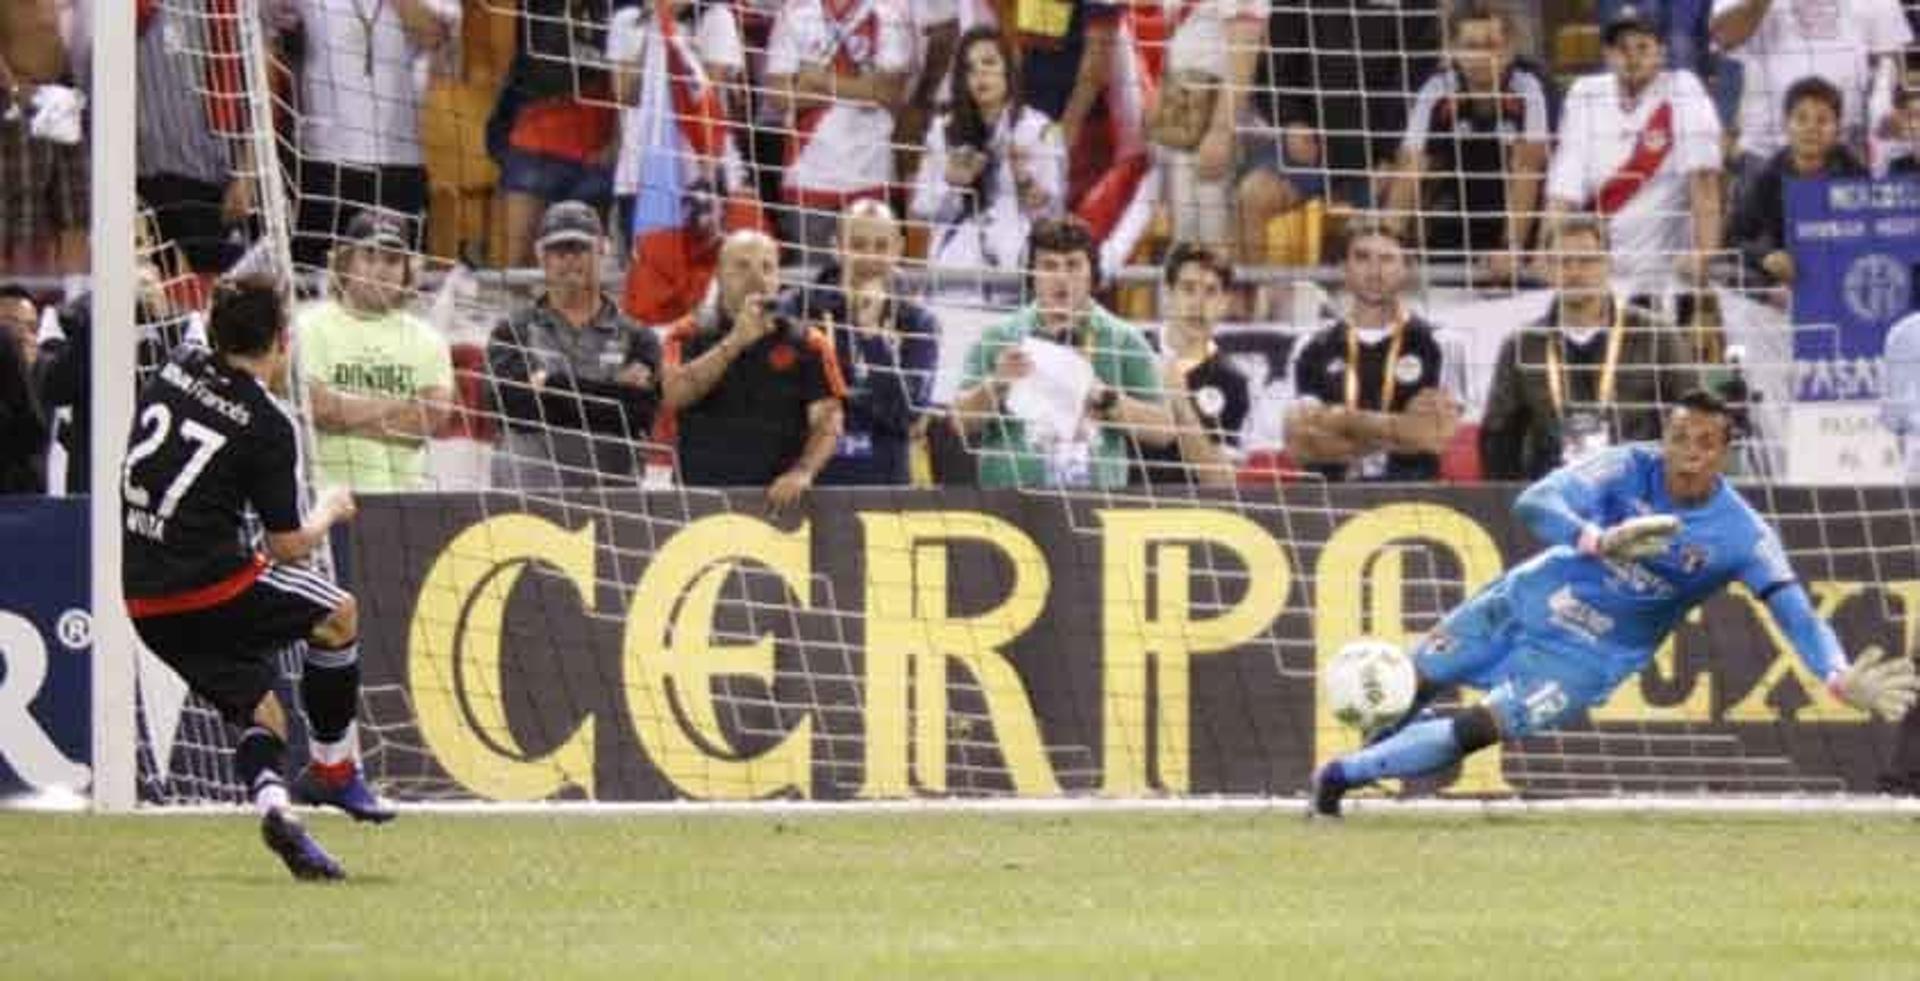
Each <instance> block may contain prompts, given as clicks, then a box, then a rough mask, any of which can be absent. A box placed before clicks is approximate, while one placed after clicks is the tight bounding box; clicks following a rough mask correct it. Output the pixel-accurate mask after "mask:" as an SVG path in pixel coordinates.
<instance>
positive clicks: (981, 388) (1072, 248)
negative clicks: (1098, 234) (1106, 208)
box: [953, 218, 1173, 488]
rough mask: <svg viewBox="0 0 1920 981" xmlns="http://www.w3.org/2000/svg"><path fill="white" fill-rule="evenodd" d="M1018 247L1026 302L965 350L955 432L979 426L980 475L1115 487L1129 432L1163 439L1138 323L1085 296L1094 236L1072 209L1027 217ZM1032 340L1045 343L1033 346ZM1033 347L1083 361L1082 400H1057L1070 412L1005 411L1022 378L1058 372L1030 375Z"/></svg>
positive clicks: (1163, 421)
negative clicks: (1027, 275) (1026, 279)
mask: <svg viewBox="0 0 1920 981" xmlns="http://www.w3.org/2000/svg"><path fill="white" fill-rule="evenodd" d="M1027 255H1028V260H1027V261H1028V264H1029V267H1030V269H1031V274H1032V278H1033V295H1034V302H1033V304H1032V305H1030V306H1028V307H1025V308H1023V309H1021V310H1019V311H1017V312H1015V313H1014V315H1013V316H1012V317H1011V318H1010V319H1008V320H1006V321H1003V322H1001V323H1000V324H997V325H995V326H993V327H990V328H988V329H987V332H986V333H985V334H984V335H982V336H981V338H980V340H979V341H978V342H976V343H975V344H974V346H973V349H972V350H971V351H969V352H967V362H966V369H965V375H964V377H963V379H962V381H961V383H960V384H961V391H960V394H959V395H958V396H957V397H956V398H955V399H954V403H953V412H954V419H955V422H956V423H957V424H958V425H959V427H960V431H961V434H962V435H963V436H973V435H979V436H980V443H979V447H978V454H979V457H980V484H981V486H983V487H1046V486H1054V487H1088V486H1091V487H1099V488H1116V487H1123V486H1125V485H1126V483H1127V474H1128V470H1129V469H1130V465H1129V463H1130V461H1129V459H1128V448H1127V440H1128V438H1129V437H1131V438H1132V439H1134V440H1137V441H1139V442H1140V443H1142V444H1144V445H1148V446H1164V445H1166V444H1168V443H1170V442H1172V440H1173V429H1172V426H1171V424H1172V421H1173V420H1172V417H1171V416H1170V415H1169V414H1168V412H1167V408H1166V405H1165V404H1164V402H1165V400H1164V399H1163V398H1162V396H1161V393H1160V379H1159V376H1158V372H1157V371H1156V370H1155V369H1154V361H1153V349H1152V348H1151V347H1150V346H1148V344H1147V340H1146V338H1145V337H1143V336H1142V335H1141V333H1140V331H1139V330H1138V329H1136V328H1134V327H1133V326H1132V325H1131V324H1128V323H1127V322H1126V321H1123V320H1121V319H1120V318H1119V317H1116V316H1114V315H1113V314H1111V313H1108V312H1107V311H1106V310H1105V309H1103V308H1102V307H1101V306H1100V305H1099V304H1098V303H1095V302H1094V300H1093V287H1094V283H1095V282H1096V281H1097V280H1098V278H1099V246H1098V245H1097V244H1095V242H1094V240H1093V233H1092V232H1091V231H1089V230H1088V228H1087V226H1086V224H1085V223H1083V222H1081V221H1080V220H1079V219H1077V218H1049V219H1046V220H1043V221H1040V222H1037V223H1035V224H1034V226H1033V234H1032V236H1031V237H1030V238H1029V239H1028V242H1027ZM1040 344H1050V345H1053V347H1051V348H1046V349H1039V348H1036V347H1035V345H1040ZM1068 352H1071V353H1068ZM1036 353H1039V354H1050V353H1059V354H1060V355H1062V356H1063V357H1078V358H1080V359H1082V360H1083V361H1084V362H1086V365H1085V366H1086V368H1088V369H1090V371H1091V375H1092V380H1091V383H1090V384H1089V385H1088V387H1087V391H1086V395H1085V398H1084V400H1083V404H1080V405H1074V406H1068V407H1064V408H1065V409H1066V411H1067V414H1069V415H1071V417H1072V418H1070V419H1068V418H1061V417H1059V416H1058V414H1057V413H1056V414H1055V416H1054V417H1052V418H1043V417H1041V416H1040V415H1038V414H1037V413H1034V414H1025V415H1020V414H1015V413H1014V412H1013V411H1012V408H1013V407H1012V406H1010V405H1009V400H1010V396H1011V395H1012V394H1013V392H1014V388H1015V386H1016V385H1019V384H1021V383H1022V382H1023V381H1024V382H1026V383H1027V384H1028V385H1034V386H1046V385H1054V384H1060V383H1067V381H1068V380H1067V379H1060V378H1037V377H1033V376H1034V375H1035V371H1036V364H1035V356H1036ZM1054 408H1061V407H1060V406H1057V405H1056V406H1054Z"/></svg>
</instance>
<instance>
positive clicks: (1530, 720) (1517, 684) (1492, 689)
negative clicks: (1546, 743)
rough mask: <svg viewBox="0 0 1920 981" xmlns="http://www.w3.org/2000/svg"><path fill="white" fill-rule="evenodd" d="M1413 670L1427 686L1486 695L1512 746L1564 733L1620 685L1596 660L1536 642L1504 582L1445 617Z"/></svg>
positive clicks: (1418, 652)
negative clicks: (1561, 728) (1549, 732)
mask: <svg viewBox="0 0 1920 981" xmlns="http://www.w3.org/2000/svg"><path fill="white" fill-rule="evenodd" d="M1413 663H1414V666H1415V667H1417V668H1418V669H1419V671H1420V677H1421V678H1423V679H1426V680H1427V681H1430V682H1434V683H1437V684H1443V685H1466V686H1468V687H1471V688H1478V689H1481V690H1483V691H1486V692H1487V697H1486V700H1485V702H1484V703H1483V704H1485V705H1486V706H1487V708H1489V709H1491V710H1492V711H1493V713H1494V715H1495V717H1497V718H1498V719H1499V720H1500V731H1501V733H1502V735H1503V736H1504V737H1506V738H1509V739H1517V738H1519V737H1522V736H1526V735H1530V734H1532V733H1535V732H1539V731H1541V730H1544V729H1551V728H1554V727H1555V726H1558V725H1560V724H1561V723H1563V722H1565V721H1566V720H1567V719H1569V718H1572V717H1574V716H1577V715H1579V714H1580V713H1582V712H1584V711H1586V710H1587V709H1588V708H1590V707H1592V706H1594V705H1598V704H1600V703H1601V702H1603V701H1605V700H1606V698H1607V696H1608V695H1609V694H1611V693H1612V691H1613V689H1614V686H1615V684H1617V681H1616V680H1615V679H1613V678H1610V677H1608V675H1607V671H1606V669H1605V666H1604V664H1603V662H1601V661H1600V659H1599V658H1598V657H1597V656H1595V657H1583V656H1581V655H1580V654H1579V653H1577V652H1573V651H1566V650H1563V649H1560V648H1559V647H1558V646H1557V645H1555V646H1547V645H1544V644H1539V643H1534V642H1531V639H1530V638H1529V637H1527V635H1526V633H1525V631H1524V630H1523V628H1522V627H1521V625H1520V623H1519V620H1518V619H1517V618H1516V617H1515V616H1514V614H1513V602H1512V597H1511V596H1510V595H1509V591H1508V589H1507V581H1506V580H1505V579H1500V580H1496V581H1495V582H1494V583H1493V584H1492V585H1489V586H1488V587H1487V588H1486V589H1484V590H1481V591H1480V592H1479V593H1478V594H1477V595H1475V596H1474V597H1473V598H1472V599H1470V600H1468V601H1467V602H1466V603H1463V604H1461V606H1460V607H1459V608H1458V609H1456V610H1454V611H1453V612H1452V613H1449V614H1447V617H1446V619H1444V620H1442V621H1441V622H1440V626H1438V627H1436V628H1434V630H1433V632H1432V633H1429V634H1428V635H1427V637H1426V639H1425V640H1423V641H1422V642H1421V643H1420V646H1419V647H1418V648H1416V649H1415V650H1414V655H1413Z"/></svg>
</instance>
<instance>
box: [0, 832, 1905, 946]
mask: <svg viewBox="0 0 1920 981" xmlns="http://www.w3.org/2000/svg"><path fill="white" fill-rule="evenodd" d="M311 823H312V825H313V827H314V828H315V829H316V831H317V833H318V834H319V835H320V836H321V839H322V840H323V841H324V842H325V843H326V844H327V845H328V846H329V847H330V848H332V849H333V850H334V851H335V853H336V854H338V855H339V856H341V857H342V859H343V860H344V861H345V862H346V863H347V866H348V868H349V870H350V871H351V872H352V874H353V876H354V878H353V880H352V881H350V882H347V883H343V884H332V885H310V884H302V883H296V882H294V881H293V880H292V879H291V878H289V877H287V876H286V875H285V873H284V872H283V870H282V869H281V867H280V865H279V863H278V862H277V861H275V860H274V859H273V858H272V857H271V856H269V855H268V854H267V852H266V851H265V849H263V848H262V847H261V846H260V844H259V840H258V836H257V833H256V829H255V826H254V823H253V822H252V821H251V820H250V819H245V818H241V817H171V816H169V817H145V818H141V817H134V818H92V817H84V816H77V815H28V814H0V977H30V978H45V977H82V978H105V977H126V976H137V977H142V978H162V977H182V978H185V977H194V978H199V977H252V978H269V977H280V978H290V977H315V978H343V977H364V978H386V977H441V978H459V979H473V978H495V977H497V978H545V977H610V978H645V979H655V978H686V977H716V978H745V979H749V981H766V979H772V978H785V977H823V978H898V977H956V978H989V977H1067V978H1096V979H1100V981H1106V979H1111V978H1129V977H1166V978H1185V977H1231V978H1279V977H1287V978H1296V977H1297V978H1359V977H1388V978H1489V977H1491V978H1505V977H1521V978H1562V977H1581V978H1585V977H1595V978H1743V979H1744V978H1756V977H1796V978H1798V977H1830V978H1846V979H1860V978H1914V977H1920V916H1916V915H1915V914H1916V912H1920V821H1916V820H1915V819H1914V818H1912V817H1901V816H1865V815H1857V814H1855V815H1813V816H1807V817H1798V816H1792V817H1789V816H1724V817H1707V816H1690V815H1671V814H1663V815H1652V814H1649V815H1601V816H1582V815H1572V814H1558V813H1554V814H1549V813H1542V812H1537V811H1535V812H1518V813H1504V814H1500V815H1487V814H1480V813H1473V814H1435V813H1415V814H1409V813H1405V812H1399V813H1381V812H1379V811H1377V810H1376V811H1374V812H1372V813H1362V814H1360V815H1358V816H1356V817H1354V818H1351V819H1349V820H1347V821H1346V822H1344V824H1342V825H1338V826H1329V825H1324V824H1314V825H1309V824H1307V823H1305V822H1302V821H1301V820H1300V819H1299V818H1298V817H1297V816H1296V814H1295V813H1294V812H1293V811H1292V810H1290V809H1284V810H1283V809H1274V810H1271V811H1224V812H1173V813H1164V812H1156V813H1138V812H1136V813H1118V812H1116V813H1107V812H1092V813H1071V814H1047V813H975V812H924V813H923V812H910V813H893V812H882V813H855V814H847V813H834V814H798V815H796V814H792V813H782V814H778V815H773V814H738V813H692V814H671V815H661V814H637V815H636V814H621V815H609V816H601V815H577V814H575V815H554V816H478V815H458V814H410V815H405V816H403V817H402V819H401V820H400V821H399V822H397V823H395V824H393V825H389V826H387V827H384V828H362V827H356V826H354V825H350V824H348V823H347V822H345V821H344V820H339V819H335V818H332V817H315V818H314V819H312V821H311Z"/></svg>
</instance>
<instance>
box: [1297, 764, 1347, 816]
mask: <svg viewBox="0 0 1920 981" xmlns="http://www.w3.org/2000/svg"><path fill="white" fill-rule="evenodd" d="M1349 789H1350V788H1349V787H1348V785H1347V777H1346V774H1345V773H1343V772H1341V770H1340V761H1339V760H1334V761H1333V762H1331V763H1328V764H1327V765H1326V766H1323V767H1321V768H1320V769H1318V770H1316V771H1314V774H1313V781H1312V783H1311V784H1309V785H1308V788H1307V817H1309V818H1333V819H1336V820H1337V819H1338V818H1339V817H1340V801H1341V799H1342V798H1344V797H1346V796H1347V791H1348V790H1349Z"/></svg>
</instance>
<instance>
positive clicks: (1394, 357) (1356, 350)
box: [1346, 310, 1407, 480]
mask: <svg viewBox="0 0 1920 981" xmlns="http://www.w3.org/2000/svg"><path fill="white" fill-rule="evenodd" d="M1406 340H1407V314H1406V311H1404V310H1402V311H1400V312H1399V313H1398V314H1396V315H1395V316H1394V320H1393V338H1392V340H1391V341H1389V342H1388V344H1387V360H1386V362H1385V363H1384V364H1382V365H1381V368H1380V411H1381V412H1392V411H1393V396H1394V389H1395V388H1396V386H1397V384H1398V382H1399V379H1398V377H1397V370H1398V368H1399V365H1400V349H1401V348H1402V347H1403V346H1405V344H1406ZM1346 402H1347V408H1348V409H1352V410H1358V409H1359V408H1360V330H1359V328H1357V327H1355V326H1353V325H1352V324H1348V325H1347V378H1346ZM1359 467H1360V476H1361V478H1363V479H1367V480H1373V479H1377V478H1379V477H1382V476H1385V475H1386V472H1387V453H1386V451H1385V450H1381V451H1378V452H1374V453H1369V454H1367V455H1366V456H1363V457H1361V458H1360V460H1359Z"/></svg>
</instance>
